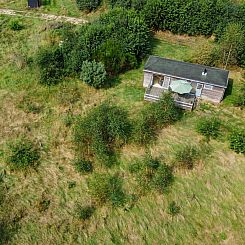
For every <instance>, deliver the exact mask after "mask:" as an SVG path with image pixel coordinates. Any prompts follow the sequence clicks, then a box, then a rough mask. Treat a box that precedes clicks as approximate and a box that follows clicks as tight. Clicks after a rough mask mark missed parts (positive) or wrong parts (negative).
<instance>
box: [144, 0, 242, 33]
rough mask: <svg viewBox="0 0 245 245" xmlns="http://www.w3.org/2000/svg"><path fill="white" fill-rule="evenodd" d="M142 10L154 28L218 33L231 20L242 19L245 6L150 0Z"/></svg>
mask: <svg viewBox="0 0 245 245" xmlns="http://www.w3.org/2000/svg"><path fill="white" fill-rule="evenodd" d="M142 13H143V15H144V17H145V21H146V23H147V24H148V26H149V27H150V28H152V29H154V30H163V31H164V30H169V31H172V32H173V33H178V34H183V33H186V34H188V35H200V34H202V35H207V36H209V35H211V34H212V33H214V32H216V33H217V34H218V35H220V34H221V33H222V30H223V29H224V27H225V26H226V25H227V23H228V22H232V21H233V22H242V24H243V25H244V21H241V20H242V19H243V16H244V7H243V5H242V4H238V3H235V2H234V1H230V0H225V1H216V0H200V1H196V0H184V1H183V0H168V1H162V0H148V1H146V3H145V4H144V7H143V10H142Z"/></svg>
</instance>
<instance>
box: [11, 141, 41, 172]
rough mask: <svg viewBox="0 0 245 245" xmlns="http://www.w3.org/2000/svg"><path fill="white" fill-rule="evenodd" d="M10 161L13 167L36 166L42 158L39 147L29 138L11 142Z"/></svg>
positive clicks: (25, 167)
mask: <svg viewBox="0 0 245 245" xmlns="http://www.w3.org/2000/svg"><path fill="white" fill-rule="evenodd" d="M9 148H10V155H9V156H8V163H10V165H11V168H13V169H19V170H21V169H27V168H29V167H36V166H37V164H38V160H39V158H40V152H39V149H38V148H37V147H36V146H35V145H34V144H33V143H32V142H31V141H30V140H28V139H18V140H17V141H16V142H15V143H13V144H10V146H9Z"/></svg>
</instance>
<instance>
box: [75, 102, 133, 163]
mask: <svg viewBox="0 0 245 245" xmlns="http://www.w3.org/2000/svg"><path fill="white" fill-rule="evenodd" d="M130 131H131V124H130V122H129V120H128V115H127V112H126V111H124V110H123V109H121V108H120V107H117V106H111V105H109V104H108V103H106V102H104V103H103V104H101V105H100V106H98V107H97V108H95V109H94V110H92V111H91V112H90V113H89V114H88V115H87V116H86V117H84V118H81V119H79V120H78V121H77V124H76V126H75V142H76V143H77V146H78V148H79V151H80V153H81V154H82V155H83V156H84V157H88V156H95V157H96V158H97V159H98V160H100V161H101V162H103V163H104V164H105V165H111V164H113V160H112V158H111V157H112V156H113V155H114V153H115V150H116V149H117V148H118V147H119V146H121V145H123V144H124V143H125V142H127V140H128V138H129V136H130Z"/></svg>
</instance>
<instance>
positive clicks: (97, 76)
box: [80, 60, 106, 88]
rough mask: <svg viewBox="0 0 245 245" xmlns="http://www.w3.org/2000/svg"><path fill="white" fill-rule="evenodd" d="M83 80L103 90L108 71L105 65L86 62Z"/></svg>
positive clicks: (82, 73) (84, 63)
mask: <svg viewBox="0 0 245 245" xmlns="http://www.w3.org/2000/svg"><path fill="white" fill-rule="evenodd" d="M80 78H81V80H82V81H84V82H85V83H87V84H88V85H90V86H93V87H95V88H101V87H103V86H104V85H105V82H106V71H105V67H104V65H103V63H100V62H99V63H97V62H96V61H94V60H93V61H91V62H90V61H84V62H83V65H82V72H81V76H80Z"/></svg>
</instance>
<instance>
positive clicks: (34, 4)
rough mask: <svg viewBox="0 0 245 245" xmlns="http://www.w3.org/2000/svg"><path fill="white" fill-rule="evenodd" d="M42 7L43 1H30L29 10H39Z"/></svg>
mask: <svg viewBox="0 0 245 245" xmlns="http://www.w3.org/2000/svg"><path fill="white" fill-rule="evenodd" d="M40 6H41V0H28V7H29V8H38V7H40Z"/></svg>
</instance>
